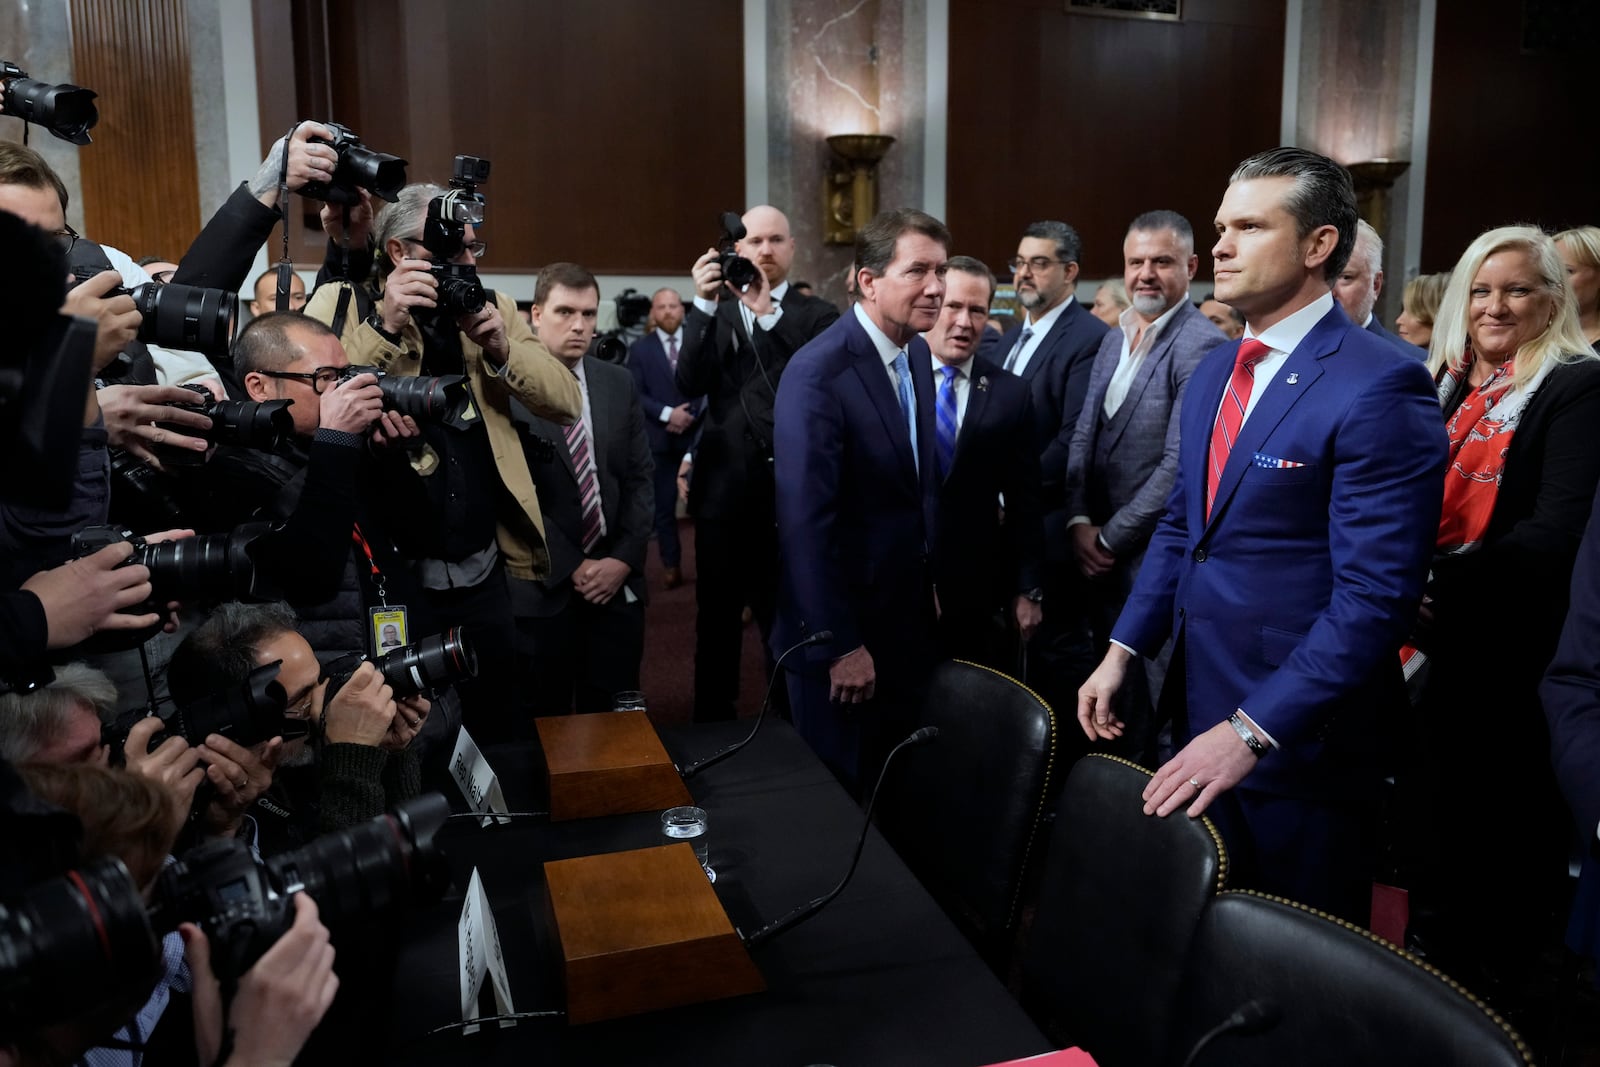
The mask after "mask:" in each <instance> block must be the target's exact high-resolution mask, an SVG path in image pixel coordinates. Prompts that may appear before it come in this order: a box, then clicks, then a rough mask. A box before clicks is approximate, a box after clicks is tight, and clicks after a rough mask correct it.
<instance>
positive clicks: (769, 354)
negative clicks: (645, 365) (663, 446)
mask: <svg viewBox="0 0 1600 1067" xmlns="http://www.w3.org/2000/svg"><path fill="white" fill-rule="evenodd" d="M782 306H783V316H782V317H781V318H780V319H778V323H777V325H776V326H775V327H774V328H773V329H772V331H771V332H770V333H769V332H762V333H760V334H759V335H758V336H757V338H756V340H757V343H758V345H759V354H760V358H759V359H758V358H757V353H756V352H755V351H752V349H751V347H750V343H749V341H748V340H747V339H746V338H745V335H744V323H743V322H742V321H741V316H740V315H739V301H738V300H736V299H734V298H732V297H728V298H726V299H724V300H723V301H722V302H721V303H719V304H718V305H717V313H716V315H714V316H713V315H707V314H706V313H705V312H703V311H701V310H700V309H699V308H697V307H690V309H689V312H688V315H687V316H686V317H685V318H684V320H683V322H684V325H683V350H682V351H680V352H679V353H678V373H677V384H678V389H679V391H680V392H682V393H683V395H684V396H704V397H706V399H707V405H708V406H707V414H706V418H705V421H704V422H703V423H702V424H701V428H700V437H699V441H698V443H697V444H696V445H695V454H694V476H693V478H691V479H690V483H689V511H690V513H691V514H693V515H694V516H695V517H696V518H715V519H732V518H740V517H742V516H744V515H746V514H748V513H749V512H750V510H751V508H752V506H753V505H754V506H755V507H756V508H757V510H758V513H759V511H760V509H761V508H762V507H763V506H764V507H765V508H770V507H771V503H770V501H771V499H772V483H771V464H770V457H771V455H772V407H773V401H774V398H775V397H776V396H777V392H778V382H779V380H780V378H781V377H782V375H783V368H784V367H785V366H786V365H787V364H788V362H789V358H790V357H791V356H793V355H794V354H795V353H796V352H798V351H799V350H800V349H801V348H802V347H803V346H804V345H805V344H806V342H808V341H810V340H811V339H812V338H813V337H815V336H817V335H818V334H820V333H821V332H822V331H823V330H826V329H827V328H828V327H829V326H831V325H833V323H834V322H835V321H837V319H838V318H839V309H838V308H836V307H834V306H833V305H832V304H830V303H828V302H827V301H825V300H821V299H819V298H817V297H814V296H806V295H804V294H802V293H797V292H795V291H794V288H793V287H792V286H791V287H790V289H789V291H788V292H786V293H784V294H783V301H782ZM753 475H758V476H759V478H758V479H757V480H755V481H752V476H753ZM753 490H759V492H753ZM759 501H766V503H765V505H762V504H759V503H757V502H759Z"/></svg>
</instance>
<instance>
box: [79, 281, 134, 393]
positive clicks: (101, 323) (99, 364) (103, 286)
mask: <svg viewBox="0 0 1600 1067" xmlns="http://www.w3.org/2000/svg"><path fill="white" fill-rule="evenodd" d="M121 284H122V275H120V274H118V273H117V272H116V271H114V270H103V271H101V272H100V273H99V274H96V275H95V276H94V277H93V278H90V279H89V280H88V281H86V282H84V283H83V284H82V285H77V286H74V287H73V288H71V289H69V290H67V299H66V300H65V301H63V302H62V304H61V313H62V314H63V315H77V316H79V317H80V318H85V319H93V320H94V321H95V338H94V372H95V373H96V374H99V373H100V372H101V371H103V370H105V369H106V368H107V367H109V366H110V365H111V361H112V360H114V359H116V358H117V356H118V355H120V354H121V353H122V350H123V349H124V348H127V347H128V346H129V345H130V344H132V343H133V341H134V339H135V338H137V337H138V336H139V324H140V323H141V322H143V321H144V320H143V318H142V317H141V316H140V314H139V308H138V305H136V304H135V303H134V302H133V297H131V296H127V295H126V294H118V295H117V296H107V295H106V294H107V293H109V292H111V290H113V289H115V288H117V286H119V285H121Z"/></svg>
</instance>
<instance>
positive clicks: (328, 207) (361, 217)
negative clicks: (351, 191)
mask: <svg viewBox="0 0 1600 1067" xmlns="http://www.w3.org/2000/svg"><path fill="white" fill-rule="evenodd" d="M356 195H357V196H359V197H360V198H361V202H360V203H359V204H351V205H350V207H349V208H348V209H347V208H346V207H345V206H344V205H343V204H323V205H322V211H321V212H320V216H321V218H322V232H323V233H325V234H327V235H328V239H329V240H331V241H332V242H333V243H334V244H336V245H337V244H343V243H344V238H345V221H344V213H345V211H346V210H348V211H349V212H350V247H351V248H365V247H366V245H367V238H368V237H369V236H370V235H371V233H372V219H373V215H374V212H373V209H372V194H371V193H369V192H367V191H366V190H365V189H363V188H361V187H360V186H359V185H358V186H356Z"/></svg>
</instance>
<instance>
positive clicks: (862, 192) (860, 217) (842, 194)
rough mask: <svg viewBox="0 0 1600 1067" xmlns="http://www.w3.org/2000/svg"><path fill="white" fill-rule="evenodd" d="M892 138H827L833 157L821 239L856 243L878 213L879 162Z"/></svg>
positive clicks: (854, 135)
mask: <svg viewBox="0 0 1600 1067" xmlns="http://www.w3.org/2000/svg"><path fill="white" fill-rule="evenodd" d="M892 144H894V138H893V137H887V136H884V135H883V134H878V133H840V134H835V135H834V136H832V137H829V138H828V147H829V148H831V149H833V153H834V154H833V157H832V158H830V159H829V160H828V173H827V176H826V177H825V178H824V180H823V183H822V239H823V241H824V242H825V243H827V244H830V245H850V244H855V241H856V231H857V230H858V229H860V228H861V227H862V226H864V225H866V224H867V223H868V222H869V221H871V219H872V216H874V215H876V214H877V213H878V163H879V161H880V160H882V159H883V157H884V154H885V153H887V152H888V151H889V146H890V145H892Z"/></svg>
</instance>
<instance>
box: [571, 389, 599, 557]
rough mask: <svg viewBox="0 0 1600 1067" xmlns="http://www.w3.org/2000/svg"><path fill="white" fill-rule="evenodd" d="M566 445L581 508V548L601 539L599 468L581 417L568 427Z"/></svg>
mask: <svg viewBox="0 0 1600 1067" xmlns="http://www.w3.org/2000/svg"><path fill="white" fill-rule="evenodd" d="M567 449H568V451H570V452H571V453H572V469H573V470H574V471H575V472H577V475H578V499H579V501H580V507H581V508H582V511H583V519H582V523H583V550H584V552H585V553H587V552H590V551H591V550H593V548H594V546H595V542H597V541H599V540H600V534H601V532H602V525H603V524H602V522H601V520H602V518H603V516H602V515H601V514H600V471H599V469H598V468H596V467H595V464H594V453H593V452H592V451H591V450H590V448H589V428H588V427H586V426H585V425H584V424H583V419H581V418H578V419H574V420H573V422H572V425H571V426H568V427H567Z"/></svg>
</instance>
